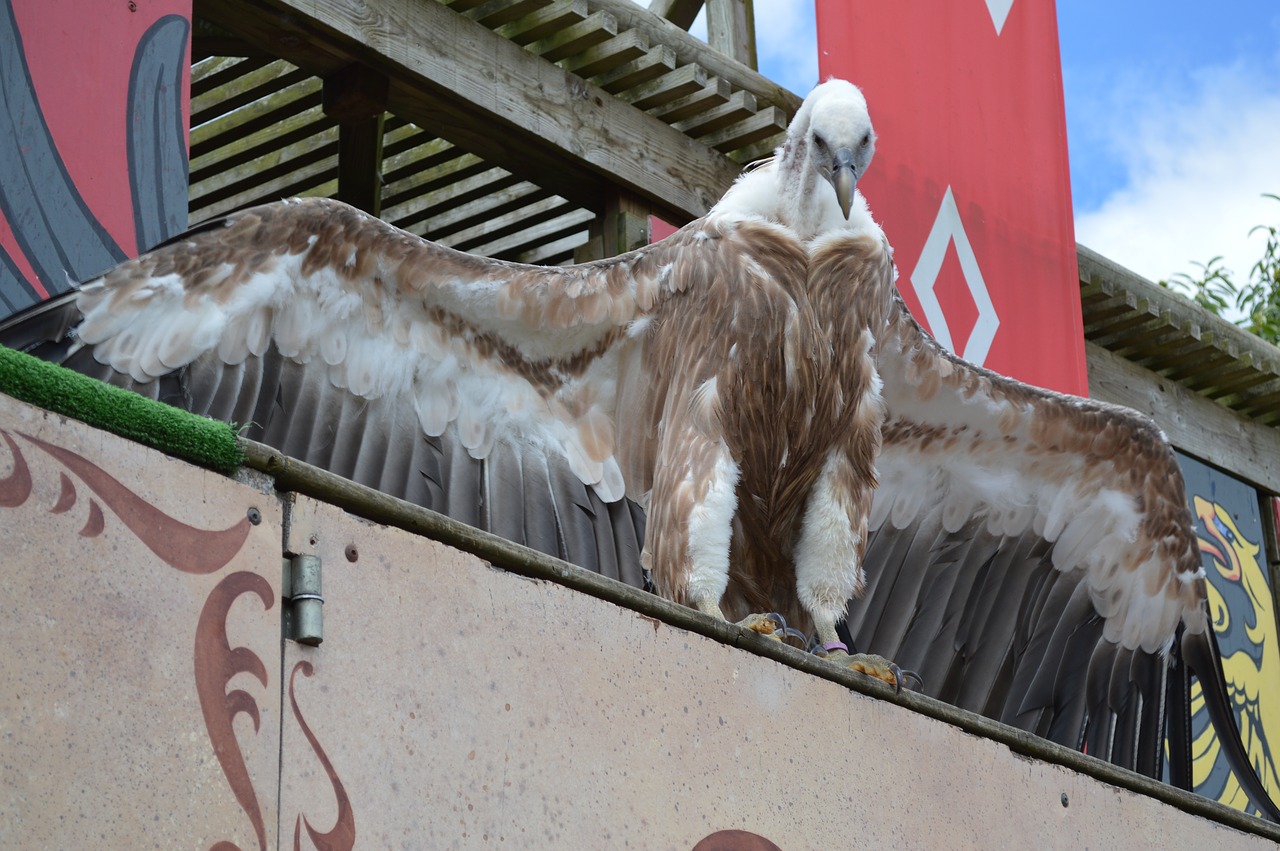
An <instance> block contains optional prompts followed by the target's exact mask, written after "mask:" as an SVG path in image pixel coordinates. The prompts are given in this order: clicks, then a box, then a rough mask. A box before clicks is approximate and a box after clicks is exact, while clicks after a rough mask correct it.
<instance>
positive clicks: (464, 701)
mask: <svg viewBox="0 0 1280 851" xmlns="http://www.w3.org/2000/svg"><path fill="white" fill-rule="evenodd" d="M242 478H244V479H246V480H245V481H234V480H231V479H228V478H225V477H222V476H219V475H216V474H213V473H208V472H205V471H202V470H199V469H196V468H193V467H190V466H187V465H184V464H181V463H179V462H176V461H173V460H171V459H168V458H166V457H164V456H163V455H160V454H158V453H155V452H152V451H150V450H147V449H143V448H141V447H138V446H136V445H133V444H130V443H128V442H125V441H123V440H120V439H118V438H115V437H113V436H110V435H106V434H103V433H101V432H97V431H94V430H93V429H90V428H88V427H87V426H83V425H81V424H79V423H75V422H69V421H65V420H62V419H60V418H58V417H56V416H54V415H49V414H46V413H45V412H43V411H40V410H37V409H33V408H30V407H27V406H25V405H22V404H19V403H16V402H13V401H11V400H9V399H7V398H6V397H0V530H3V546H2V547H0V582H2V583H3V584H2V585H0V643H2V644H3V647H4V648H5V652H4V653H3V654H0V678H3V689H0V742H3V747H2V750H0V846H3V847H6V848H18V847H21V848H43V847H49V848H71V847H89V846H94V847H118V848H138V847H152V846H155V847H162V848H170V847H200V848H211V847H219V848H228V847H232V846H234V847H239V848H255V847H272V848H274V847H291V846H295V847H296V846H298V845H300V846H301V847H304V848H305V847H316V848H346V847H351V846H352V844H353V843H354V844H356V845H358V846H360V847H368V848H452V847H462V848H469V847H477V848H479V847H502V846H504V845H505V846H506V847H511V848H538V847H556V848H606V847H608V848H622V847H636V848H671V849H682V851H683V850H684V849H691V848H695V847H697V848H703V849H710V848H726V849H727V848H739V849H748V848H772V847H777V848H784V849H801V848H839V847H848V848H854V847H858V848H863V847H895V848H924V847H947V848H968V847H972V848H984V849H985V848H991V847H1036V848H1048V847H1064V848H1068V847H1069V848H1080V847H1106V846H1115V847H1133V846H1137V845H1139V844H1144V845H1146V844H1151V845H1156V846H1159V845H1168V846H1176V847H1212V848H1255V847H1256V848H1264V847H1273V843H1272V842H1271V841H1270V840H1268V839H1267V838H1265V837H1264V836H1261V835H1256V834H1250V833H1247V832H1242V831H1240V830H1238V829H1235V828H1233V827H1228V826H1226V825H1224V824H1222V823H1219V822H1217V821H1214V820H1211V819H1208V818H1203V817H1199V816H1195V815H1191V814H1189V813H1186V812H1183V811H1181V810H1179V809H1177V808H1175V807H1173V806H1171V805H1170V804H1168V803H1165V802H1162V801H1160V800H1157V799H1155V798H1152V797H1147V796H1144V795H1141V794H1139V793H1137V792H1135V791H1132V790H1129V789H1125V788H1120V787H1118V786H1115V785H1109V784H1107V783H1104V782H1102V781H1100V780H1098V779H1096V778H1095V777H1094V776H1091V775H1090V774H1088V773H1083V772H1080V771H1075V770H1072V769H1071V768H1069V767H1066V766H1063V765H1058V764H1053V763H1050V762H1043V761H1038V760H1033V759H1029V758H1028V757H1026V756H1023V755H1019V754H1016V753H1014V752H1013V751H1011V750H1010V749H1009V748H1008V747H1006V746H1005V745H1004V744H1001V743H999V742H996V741H992V740H990V739H987V738H982V737H979V736H976V735H973V734H972V733H969V732H965V731H964V730H962V729H960V728H958V727H956V726H953V725H952V724H949V723H946V722H944V721H941V720H938V719H936V718H931V717H928V716H926V715H923V714H919V713H917V712H913V711H911V710H910V709H907V708H905V707H903V706H899V705H895V704H894V703H893V702H892V701H890V700H884V699H878V698H876V697H875V696H869V695H866V694H862V693H859V692H857V691H851V690H850V689H849V688H846V687H844V686H842V685H840V684H839V683H837V682H832V681H829V680H825V679H821V678H819V677H815V676H813V675H811V674H809V673H806V672H804V671H802V670H797V669H796V668H794V667H790V666H788V665H786V664H782V663H780V662H779V661H777V660H775V659H770V658H766V657H762V656H759V655H755V654H753V653H750V652H747V651H745V650H742V649H738V648H735V647H732V646H729V645H727V644H724V643H722V642H720V641H716V640H714V639H712V638H708V637H705V636H703V635H700V634H696V633H693V632H688V631H686V630H684V629H681V628H679V627H675V626H671V625H669V624H667V623H664V622H662V621H661V620H658V619H655V618H653V617H651V616H648V615H644V614H641V613H638V612H636V611H632V610H630V609H627V608H622V607H620V606H617V605H615V604H613V603H609V602H605V601H602V600H600V599H596V598H593V597H588V596H586V595H583V594H581V593H578V592H576V591H574V590H571V589H569V588H566V587H564V586H562V585H560V584H557V583H554V582H550V581H545V580H533V579H527V578H523V577H520V576H517V575H515V574H512V573H508V572H506V571H503V570H500V569H497V568H494V567H491V566H490V565H488V564H486V563H485V562H483V561H481V560H480V559H479V558H477V557H475V556H473V555H470V554H467V553H464V552H461V551H459V550H456V549H451V548H449V547H447V546H445V545H443V544H441V543H438V542H436V541H432V540H428V539H425V538H422V537H418V536H415V535H411V534H409V533H407V532H404V531H401V530H399V529H394V528H388V527H385V526H380V525H377V524H374V523H371V522H369V521H366V520H362V519H359V518H357V517H354V516H352V515H350V514H347V513H345V512H343V511H341V510H339V509H338V508H335V507H334V506H332V505H327V504H324V503H321V502H318V501H316V500H313V499H311V498H308V497H304V496H300V495H290V496H287V497H285V498H281V497H280V496H278V495H277V494H275V493H274V491H272V490H270V489H269V488H267V487H266V486H265V485H266V484H268V483H267V482H265V481H264V480H262V477H261V476H257V475H256V474H254V475H249V476H245V477H242ZM250 509H256V511H254V512H251V511H250ZM251 514H255V515H256V517H257V522H256V523H254V522H253V521H252V520H250V515H251ZM286 530H287V531H286ZM285 549H288V550H289V551H291V552H298V553H314V554H317V555H319V556H321V558H322V560H323V565H324V568H323V578H324V596H325V598H326V602H325V605H324V619H325V639H324V643H323V644H322V645H320V646H319V647H310V646H305V645H301V644H297V643H295V642H292V641H282V640H281V638H280V635H281V611H282V601H281V596H280V594H281V587H280V586H281V553H282V551H283V550H285ZM222 843H229V844H222Z"/></svg>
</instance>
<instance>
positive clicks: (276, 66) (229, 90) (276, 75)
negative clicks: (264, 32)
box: [191, 62, 311, 127]
mask: <svg viewBox="0 0 1280 851" xmlns="http://www.w3.org/2000/svg"><path fill="white" fill-rule="evenodd" d="M310 77H311V75H310V74H308V73H307V72H305V71H303V70H301V69H300V68H291V67H289V65H288V63H285V62H280V63H272V64H271V65H269V66H267V67H266V68H263V69H261V70H260V71H255V72H253V73H250V74H247V75H245V76H244V77H241V78H239V79H238V80H237V81H236V83H234V84H228V85H226V86H220V87H219V88H218V89H215V90H213V91H211V92H209V93H208V94H206V95H204V96H203V97H201V98H192V102H191V126H192V127H199V126H200V125H201V124H204V123H206V122H208V121H212V120H213V119H215V118H218V117H220V116H223V115H227V114H228V113H231V112H233V111H235V110H237V109H239V108H241V107H243V106H246V105H248V104H250V103H253V102H254V101H256V100H261V99H262V98H264V97H268V96H269V95H271V94H273V93H275V92H277V91H279V90H280V89H283V88H285V87H286V86H291V85H293V84H295V83H304V82H306V81H307V80H308V79H309V78H310Z"/></svg>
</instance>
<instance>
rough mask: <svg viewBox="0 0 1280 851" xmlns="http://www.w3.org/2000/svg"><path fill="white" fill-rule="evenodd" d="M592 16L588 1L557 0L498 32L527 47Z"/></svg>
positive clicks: (502, 27)
mask: <svg viewBox="0 0 1280 851" xmlns="http://www.w3.org/2000/svg"><path fill="white" fill-rule="evenodd" d="M590 14H591V11H590V10H589V9H588V8H587V0H557V2H555V3H552V4H551V5H550V6H543V7H542V8H541V9H538V10H536V11H534V12H531V13H529V14H528V15H525V16H524V17H522V18H517V19H516V20H514V21H512V22H510V23H508V24H503V25H502V26H500V27H498V29H497V30H496V32H497V33H498V35H500V36H502V37H503V38H505V39H509V40H511V41H514V42H515V43H516V44H519V45H526V44H529V43H530V42H534V41H538V40H539V39H544V38H546V37H547V36H551V35H555V34H556V33H557V32H559V31H560V30H562V29H564V28H565V27H567V26H570V25H572V24H576V23H580V22H581V21H582V20H583V19H584V18H586V17H587V16H588V15H590Z"/></svg>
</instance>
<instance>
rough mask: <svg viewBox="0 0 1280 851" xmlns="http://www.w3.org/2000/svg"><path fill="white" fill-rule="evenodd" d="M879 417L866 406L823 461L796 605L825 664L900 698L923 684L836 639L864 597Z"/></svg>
mask: <svg viewBox="0 0 1280 851" xmlns="http://www.w3.org/2000/svg"><path fill="white" fill-rule="evenodd" d="M882 416H883V409H881V408H880V407H879V404H878V402H873V403H872V404H870V405H868V406H867V413H866V415H865V416H856V417H855V418H854V422H853V424H852V425H853V427H852V428H850V429H849V432H850V434H849V435H847V436H846V445H845V446H843V447H840V448H837V449H834V450H832V451H831V453H830V454H829V455H828V456H827V460H826V463H825V464H824V465H823V468H822V473H821V474H820V475H819V476H818V480H817V482H815V483H814V486H813V490H812V491H811V492H810V494H809V501H808V504H807V505H806V506H805V512H804V519H803V521H802V523H801V526H800V538H799V540H798V541H797V542H796V550H795V561H796V592H797V595H798V596H799V598H800V605H802V606H804V608H805V610H806V611H807V612H809V614H810V616H811V617H812V618H813V627H814V630H815V631H816V632H817V634H818V644H819V645H820V647H821V649H822V650H823V651H824V654H825V658H826V659H828V660H829V661H831V662H833V663H835V664H837V665H841V666H844V667H846V668H852V669H853V670H855V671H859V672H861V673H863V674H866V675H867V676H870V677H875V678H876V679H879V680H884V681H885V682H887V683H888V684H889V685H891V686H893V688H894V690H895V691H901V690H902V686H903V685H904V684H907V685H908V687H910V682H912V681H914V682H915V683H916V684H917V685H919V684H920V677H919V676H918V675H916V674H915V673H913V672H911V671H903V670H902V669H901V668H899V667H898V666H897V665H895V664H894V663H893V662H891V661H889V660H888V659H885V658H884V657H883V656H875V655H871V654H865V653H855V654H852V655H851V654H850V653H849V648H848V647H846V646H845V644H844V642H842V641H841V640H840V636H839V634H838V633H837V632H836V624H837V623H839V622H840V621H841V620H842V619H843V618H844V614H845V610H846V607H847V605H848V601H849V599H850V598H851V597H854V596H857V595H859V594H861V593H862V590H863V573H862V556H863V553H864V552H865V550H866V542H867V518H868V517H869V516H870V514H871V497H872V493H873V491H874V489H875V486H874V482H875V471H874V468H872V467H871V465H872V463H873V459H874V457H875V451H876V450H877V449H878V448H879V429H880V422H881V419H882Z"/></svg>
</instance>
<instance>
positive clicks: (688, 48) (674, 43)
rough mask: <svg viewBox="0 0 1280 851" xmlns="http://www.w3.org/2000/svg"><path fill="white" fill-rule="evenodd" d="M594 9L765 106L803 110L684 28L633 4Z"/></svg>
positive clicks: (602, 3)
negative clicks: (603, 11) (670, 50)
mask: <svg viewBox="0 0 1280 851" xmlns="http://www.w3.org/2000/svg"><path fill="white" fill-rule="evenodd" d="M589 2H590V3H591V8H592V9H603V10H605V11H607V12H609V13H610V14H612V15H613V16H614V17H615V18H617V19H618V28H619V30H629V29H633V30H636V31H638V32H642V33H644V34H645V35H646V36H648V37H649V41H650V42H651V43H652V44H662V45H666V46H667V47H670V48H671V49H672V50H673V51H674V52H675V54H676V58H677V59H678V60H679V62H680V63H681V64H691V65H700V66H702V67H703V68H705V69H706V70H707V71H708V72H709V73H710V74H712V75H713V76H716V77H724V78H725V79H726V80H728V81H730V82H731V83H732V84H733V86H734V88H737V89H745V90H746V91H748V92H751V94H753V95H755V96H756V100H758V101H759V102H760V103H761V104H762V105H766V106H776V107H779V108H780V109H781V110H782V111H783V112H784V113H785V114H786V115H787V116H788V118H789V117H790V116H792V115H794V114H795V112H796V110H797V109H799V108H800V101H801V98H800V96H799V95H796V94H793V93H792V92H790V91H788V90H787V89H785V88H783V87H782V86H779V85H778V84H777V83H775V82H773V81H772V80H770V79H768V78H767V77H764V76H762V75H761V74H759V73H758V72H756V71H754V70H752V69H751V68H748V67H747V66H745V65H743V64H742V63H741V62H737V61H735V60H733V59H730V58H729V57H728V56H725V55H724V54H722V53H719V52H718V51H715V50H712V49H711V47H710V46H709V45H708V44H707V43H706V42H703V41H700V40H699V39H697V38H695V37H694V36H691V35H689V33H687V32H685V31H684V30H682V29H681V28H680V27H678V26H676V25H675V24H673V23H671V22H670V21H667V20H663V19H662V18H659V17H658V16H657V15H655V14H653V13H652V12H650V11H649V10H648V9H644V8H641V7H640V6H637V5H636V4H635V3H633V2H632V0H589Z"/></svg>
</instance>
